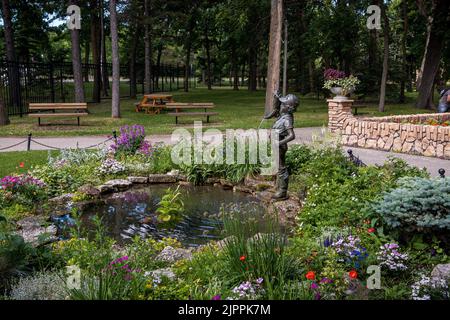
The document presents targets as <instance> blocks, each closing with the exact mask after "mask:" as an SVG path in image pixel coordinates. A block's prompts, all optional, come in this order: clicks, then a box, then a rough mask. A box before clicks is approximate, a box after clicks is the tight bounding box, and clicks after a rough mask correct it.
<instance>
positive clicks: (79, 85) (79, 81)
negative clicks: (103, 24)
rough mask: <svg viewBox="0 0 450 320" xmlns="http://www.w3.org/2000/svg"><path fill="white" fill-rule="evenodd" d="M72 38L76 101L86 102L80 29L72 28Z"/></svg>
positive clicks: (74, 2)
mask: <svg viewBox="0 0 450 320" xmlns="http://www.w3.org/2000/svg"><path fill="white" fill-rule="evenodd" d="M72 4H74V5H78V1H75V0H72ZM70 38H71V40H72V67H73V82H74V87H75V102H84V87H83V73H82V67H81V50H80V30H78V29H73V30H70Z"/></svg>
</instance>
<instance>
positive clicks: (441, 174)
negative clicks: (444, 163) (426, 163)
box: [438, 168, 445, 178]
mask: <svg viewBox="0 0 450 320" xmlns="http://www.w3.org/2000/svg"><path fill="white" fill-rule="evenodd" d="M438 172H439V176H440V177H441V178H445V170H444V169H443V168H440V169H439V170H438Z"/></svg>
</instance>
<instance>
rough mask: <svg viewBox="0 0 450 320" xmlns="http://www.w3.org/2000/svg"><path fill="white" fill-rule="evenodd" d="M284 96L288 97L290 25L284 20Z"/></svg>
mask: <svg viewBox="0 0 450 320" xmlns="http://www.w3.org/2000/svg"><path fill="white" fill-rule="evenodd" d="M283 51H284V52H283V96H285V95H287V91H288V81H287V68H288V64H287V62H288V24H287V19H284V49H283Z"/></svg>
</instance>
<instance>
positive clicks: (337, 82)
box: [323, 69, 361, 96]
mask: <svg viewBox="0 0 450 320" xmlns="http://www.w3.org/2000/svg"><path fill="white" fill-rule="evenodd" d="M323 76H324V78H325V82H324V84H323V88H324V89H328V90H331V88H334V87H340V88H342V92H341V95H343V96H345V95H347V94H349V93H351V92H352V91H353V90H355V88H356V86H357V85H358V84H360V83H361V81H360V80H359V79H358V78H357V77H355V76H353V75H349V76H346V74H345V72H343V71H339V70H335V69H326V70H325V72H324V74H323Z"/></svg>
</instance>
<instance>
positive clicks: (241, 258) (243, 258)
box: [239, 256, 247, 262]
mask: <svg viewBox="0 0 450 320" xmlns="http://www.w3.org/2000/svg"><path fill="white" fill-rule="evenodd" d="M246 258H247V257H246V256H241V257H240V258H239V260H241V261H242V262H244V261H245V259H246Z"/></svg>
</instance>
